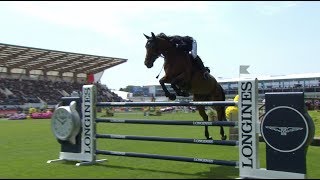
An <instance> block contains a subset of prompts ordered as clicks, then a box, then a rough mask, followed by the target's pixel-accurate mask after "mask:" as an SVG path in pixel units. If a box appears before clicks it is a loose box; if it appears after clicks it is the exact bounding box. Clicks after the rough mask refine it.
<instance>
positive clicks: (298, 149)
mask: <svg viewBox="0 0 320 180" xmlns="http://www.w3.org/2000/svg"><path fill="white" fill-rule="evenodd" d="M82 90H83V91H82V97H63V98H62V106H69V104H70V103H71V102H74V101H75V102H76V106H77V107H76V109H77V112H78V113H79V115H80V117H81V129H80V131H79V133H78V134H77V135H76V136H75V137H73V138H75V140H76V141H75V143H74V144H73V143H71V142H70V141H69V140H65V141H63V140H59V139H58V142H59V143H60V144H61V152H60V154H59V159H56V160H49V161H47V163H50V162H54V161H62V160H67V161H78V162H79V163H77V164H76V166H80V165H89V164H94V163H96V162H103V161H105V160H106V159H101V160H98V159H97V158H96V156H97V155H98V154H102V155H114V156H127V157H139V158H151V159H162V160H174V161H185V162H195V163H205V164H216V165H226V166H235V167H237V168H239V177H240V178H290V179H291V178H298V179H301V178H306V154H307V148H308V146H309V144H310V143H311V141H312V138H313V136H314V124H313V121H312V119H311V118H310V116H309V115H308V114H307V111H306V109H305V107H304V94H303V93H302V92H301V93H300V92H297V93H267V94H266V115H265V116H264V119H263V120H262V121H261V123H260V121H259V118H258V80H257V79H242V80H240V81H239V85H238V94H239V96H240V98H239V101H238V102H233V101H208V102H96V99H97V98H96V87H95V86H94V85H84V86H83V89H82ZM98 106H99V107H120V106H122V107H124V106H126V107H138V106H140V107H143V106H238V108H239V113H238V122H234V121H225V122H219V121H214V122H212V121H179V120H177V121H174V120H139V119H136V120H123V119H103V118H97V117H96V107H98ZM79 121H80V120H79ZM97 123H129V124H150V125H186V126H229V127H238V129H239V140H238V141H233V140H207V139H186V138H169V137H155V136H131V135H118V134H97V133H96V124H97ZM259 134H261V135H262V137H263V138H264V140H265V142H266V158H267V160H266V165H267V166H266V169H264V168H260V162H259V154H258V149H259ZM99 138H107V139H119V140H121V139H127V140H142V141H162V142H178V143H196V144H213V145H227V146H238V147H239V160H238V161H226V160H217V159H205V158H190V157H181V156H168V155H158V154H146V153H135V152H120V151H108V150H97V149H96V140H97V139H99Z"/></svg>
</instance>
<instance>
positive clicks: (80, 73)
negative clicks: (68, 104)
mask: <svg viewBox="0 0 320 180" xmlns="http://www.w3.org/2000/svg"><path fill="white" fill-rule="evenodd" d="M126 61H127V59H123V58H115V57H104V56H95V55H88V54H80V53H71V52H63V51H56V50H48V49H40V48H33V47H25V46H17V45H9V44H3V43H0V110H1V109H12V108H18V107H19V108H26V107H30V106H32V107H41V106H55V105H56V104H57V103H58V101H59V99H60V98H61V97H63V96H70V95H71V93H81V90H82V86H83V85H84V84H88V83H90V84H91V83H94V84H96V85H97V89H98V100H99V101H123V99H122V98H121V97H119V96H117V95H116V94H115V93H113V92H111V91H110V90H109V89H108V88H107V86H106V85H102V84H101V83H100V82H99V80H100V78H101V76H102V74H103V71H104V70H106V69H109V68H112V67H114V66H116V65H119V64H122V63H124V62H126ZM92 77H94V78H92Z"/></svg>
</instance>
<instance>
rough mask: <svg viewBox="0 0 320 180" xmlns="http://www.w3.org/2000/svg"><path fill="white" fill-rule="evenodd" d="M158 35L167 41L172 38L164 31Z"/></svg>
mask: <svg viewBox="0 0 320 180" xmlns="http://www.w3.org/2000/svg"><path fill="white" fill-rule="evenodd" d="M156 37H159V38H162V39H165V40H167V41H170V38H169V37H168V36H167V35H165V34H164V33H160V34H158V35H157V36H156Z"/></svg>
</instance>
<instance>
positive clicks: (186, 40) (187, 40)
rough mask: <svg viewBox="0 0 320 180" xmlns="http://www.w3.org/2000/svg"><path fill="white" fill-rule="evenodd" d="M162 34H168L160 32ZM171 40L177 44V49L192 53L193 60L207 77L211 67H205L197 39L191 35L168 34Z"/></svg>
mask: <svg viewBox="0 0 320 180" xmlns="http://www.w3.org/2000/svg"><path fill="white" fill-rule="evenodd" d="M160 36H166V35H165V34H164V33H160ZM167 37H168V38H169V40H170V41H171V42H172V43H173V44H175V46H176V48H177V49H181V50H183V51H186V52H188V53H190V54H191V55H192V57H193V60H194V62H195V64H196V66H197V67H198V68H200V70H201V71H202V72H203V75H204V77H205V79H207V75H208V74H209V73H210V69H209V68H208V67H205V66H204V64H203V62H202V60H201V59H200V57H199V56H198V55H197V41H196V40H195V39H194V38H193V37H190V36H179V35H173V36H167Z"/></svg>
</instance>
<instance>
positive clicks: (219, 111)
mask: <svg viewBox="0 0 320 180" xmlns="http://www.w3.org/2000/svg"><path fill="white" fill-rule="evenodd" d="M215 109H216V111H217V115H218V121H224V120H225V109H224V107H222V106H219V107H218V106H216V107H215ZM220 135H221V140H226V139H227V135H225V134H224V129H223V126H220Z"/></svg>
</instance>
